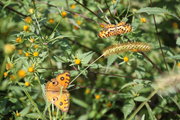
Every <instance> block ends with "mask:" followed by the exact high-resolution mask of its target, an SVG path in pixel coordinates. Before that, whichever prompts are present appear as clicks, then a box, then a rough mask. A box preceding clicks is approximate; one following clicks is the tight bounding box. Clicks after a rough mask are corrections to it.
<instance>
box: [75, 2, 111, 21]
mask: <svg viewBox="0 0 180 120" xmlns="http://www.w3.org/2000/svg"><path fill="white" fill-rule="evenodd" d="M74 1H75V2H76V3H77V4H79V5H81V6H82V7H84V8H85V9H87V10H88V11H89V12H91V13H92V14H94V15H95V16H96V17H97V18H99V19H100V20H102V21H104V22H105V23H107V24H108V22H107V21H105V20H104V19H102V18H101V17H99V16H98V15H97V14H96V13H95V12H93V11H92V10H90V9H89V8H87V7H86V6H84V5H83V4H82V3H80V2H79V1H77V0H74Z"/></svg>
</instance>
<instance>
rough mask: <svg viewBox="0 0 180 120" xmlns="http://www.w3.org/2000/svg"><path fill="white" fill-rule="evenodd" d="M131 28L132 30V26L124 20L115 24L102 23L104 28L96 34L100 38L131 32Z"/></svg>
mask: <svg viewBox="0 0 180 120" xmlns="http://www.w3.org/2000/svg"><path fill="white" fill-rule="evenodd" d="M131 30H132V26H131V25H129V24H126V23H125V22H120V23H118V24H117V25H114V24H106V25H104V29H103V30H102V31H100V32H99V34H98V36H99V37H100V38H106V37H110V36H115V35H119V34H124V33H128V32H131Z"/></svg>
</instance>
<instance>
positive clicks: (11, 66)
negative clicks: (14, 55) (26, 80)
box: [6, 63, 14, 70]
mask: <svg viewBox="0 0 180 120" xmlns="http://www.w3.org/2000/svg"><path fill="white" fill-rule="evenodd" d="M13 66H14V65H13V64H12V63H7V64H6V70H10V69H12V68H13Z"/></svg>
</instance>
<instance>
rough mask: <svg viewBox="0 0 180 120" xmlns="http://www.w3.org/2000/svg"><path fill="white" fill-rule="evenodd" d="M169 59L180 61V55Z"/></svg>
mask: <svg viewBox="0 0 180 120" xmlns="http://www.w3.org/2000/svg"><path fill="white" fill-rule="evenodd" d="M168 58H172V59H176V60H180V55H175V56H170V57H168Z"/></svg>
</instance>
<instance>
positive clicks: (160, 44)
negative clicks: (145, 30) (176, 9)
mask: <svg viewBox="0 0 180 120" xmlns="http://www.w3.org/2000/svg"><path fill="white" fill-rule="evenodd" d="M150 5H151V7H152V0H150ZM153 20H154V26H155V29H156V39H157V40H158V42H159V46H160V50H161V54H162V56H163V60H164V63H165V66H166V69H167V70H168V66H167V62H166V60H165V55H164V52H163V50H162V43H161V41H160V39H159V35H158V28H157V23H156V18H155V15H154V14H153Z"/></svg>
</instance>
